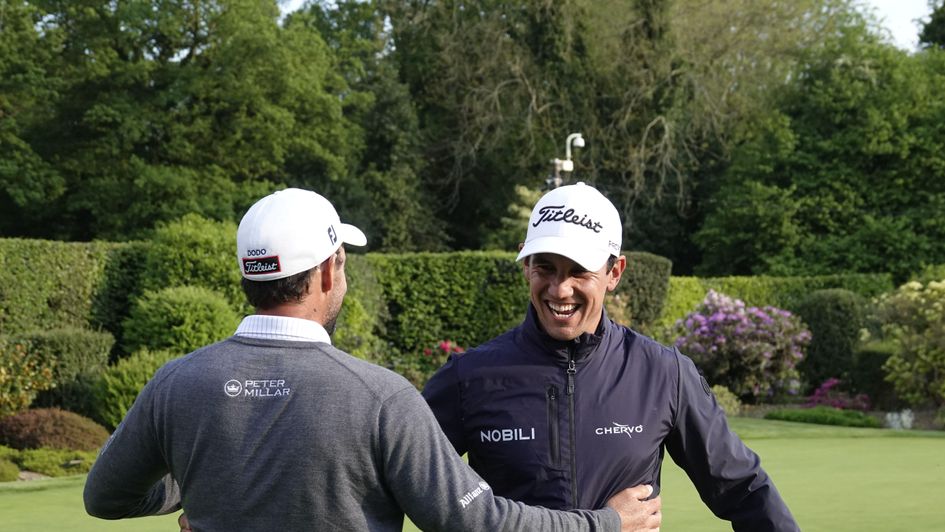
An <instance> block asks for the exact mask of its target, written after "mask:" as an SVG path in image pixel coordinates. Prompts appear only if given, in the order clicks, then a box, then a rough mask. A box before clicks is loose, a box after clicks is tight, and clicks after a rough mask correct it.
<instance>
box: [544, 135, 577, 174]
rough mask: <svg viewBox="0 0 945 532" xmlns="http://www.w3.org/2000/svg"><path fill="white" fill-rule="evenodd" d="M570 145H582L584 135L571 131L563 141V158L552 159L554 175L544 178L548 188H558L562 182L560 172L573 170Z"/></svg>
mask: <svg viewBox="0 0 945 532" xmlns="http://www.w3.org/2000/svg"><path fill="white" fill-rule="evenodd" d="M571 146H574V147H575V148H583V147H584V137H583V136H582V135H581V134H580V133H571V134H570V135H568V138H567V139H565V141H564V159H557V158H556V159H552V160H551V164H552V166H553V167H554V175H553V176H552V177H550V178H548V179H547V180H546V183H547V185H548V188H558V187H560V186H561V185H562V184H564V180H563V179H562V178H561V172H569V173H570V172H573V171H574V161H572V160H571Z"/></svg>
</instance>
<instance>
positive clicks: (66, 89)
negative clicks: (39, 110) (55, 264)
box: [7, 0, 350, 239]
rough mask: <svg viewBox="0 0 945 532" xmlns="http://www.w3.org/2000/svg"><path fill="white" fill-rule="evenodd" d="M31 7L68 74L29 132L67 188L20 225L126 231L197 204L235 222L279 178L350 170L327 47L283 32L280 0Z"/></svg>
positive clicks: (73, 233) (81, 234)
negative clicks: (45, 114) (46, 112)
mask: <svg viewBox="0 0 945 532" xmlns="http://www.w3.org/2000/svg"><path fill="white" fill-rule="evenodd" d="M30 5H35V6H38V10H39V13H38V16H39V19H38V20H39V21H40V23H39V24H38V25H37V26H38V29H37V30H36V31H37V39H38V40H40V41H41V42H42V43H43V44H44V45H45V46H47V47H48V48H49V49H51V50H52V52H53V53H54V59H53V60H52V61H50V62H49V64H47V65H45V66H46V68H47V72H58V73H60V74H59V75H60V76H61V78H62V81H61V83H60V86H59V88H58V91H57V96H58V97H57V98H56V99H55V100H54V101H52V102H51V103H52V104H53V105H52V106H51V109H52V110H51V112H50V115H49V116H48V117H46V118H45V119H44V120H41V121H35V122H34V123H32V124H31V125H30V126H31V127H29V128H26V129H24V130H23V132H22V135H21V138H23V139H24V141H25V142H26V144H27V145H28V146H29V147H30V148H31V149H32V150H33V151H34V152H35V153H36V154H37V156H38V159H39V160H41V161H42V162H43V163H44V164H46V165H47V166H48V167H50V168H52V170H53V171H54V172H55V175H57V176H58V178H59V180H60V181H59V182H60V183H61V187H60V188H59V190H60V191H61V193H60V194H59V195H58V197H56V198H53V199H54V201H51V202H46V203H40V202H37V201H31V202H25V203H22V204H20V205H17V209H16V210H14V211H13V212H11V213H10V214H9V218H8V219H9V220H18V219H22V218H28V219H31V221H32V225H33V226H34V227H36V228H39V229H38V231H37V232H39V233H40V235H41V236H52V237H60V238H79V239H86V238H93V237H100V238H126V237H129V236H134V235H136V234H140V233H141V232H142V231H145V230H147V229H148V228H150V227H151V226H152V225H153V224H154V222H156V221H158V220H165V219H170V218H176V217H177V216H180V215H181V214H184V213H186V212H197V213H200V214H203V215H206V216H210V217H214V218H230V219H232V218H234V217H235V216H236V213H237V212H240V211H242V210H243V209H244V208H245V207H246V206H247V205H248V204H249V202H250V201H251V199H252V198H253V197H256V196H258V195H259V194H261V193H262V191H263V190H268V189H271V188H272V186H273V185H275V184H299V185H304V184H306V183H307V182H309V181H310V180H311V179H312V176H313V175H323V174H342V173H343V172H344V170H345V161H346V151H347V150H348V147H349V145H350V143H348V142H346V139H345V131H346V130H345V128H344V127H343V121H342V115H341V104H340V103H339V101H338V98H337V97H336V95H335V94H334V93H333V92H332V90H331V89H332V88H333V87H331V86H330V80H331V78H332V76H333V75H334V74H333V72H332V71H331V62H330V52H329V50H328V49H327V47H326V46H325V44H324V42H323V41H322V40H321V38H320V37H319V36H318V34H317V33H315V32H311V31H292V30H291V29H289V30H282V29H281V28H280V27H279V26H278V23H277V20H278V15H279V13H278V9H277V8H276V4H275V2H274V1H269V2H259V1H256V0H240V1H235V2H234V1H229V2H220V1H205V2H190V1H187V0H152V1H145V0H133V1H129V2H114V3H103V2H98V1H94V0H81V1H76V2H58V1H52V0H49V1H42V2H35V3H32V2H31V3H30ZM46 105H49V104H46ZM290 163H291V164H290ZM289 168H291V170H292V171H289V170H288V169H289ZM9 190H10V189H8V192H7V194H10V192H9ZM47 199H48V198H47ZM40 231H41V232H40Z"/></svg>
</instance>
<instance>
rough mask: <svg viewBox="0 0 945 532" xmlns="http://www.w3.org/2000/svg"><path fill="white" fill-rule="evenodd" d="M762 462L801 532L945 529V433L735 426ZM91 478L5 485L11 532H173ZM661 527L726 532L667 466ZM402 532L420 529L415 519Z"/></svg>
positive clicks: (2, 503) (0, 487) (0, 495)
mask: <svg viewBox="0 0 945 532" xmlns="http://www.w3.org/2000/svg"><path fill="white" fill-rule="evenodd" d="M732 426H733V427H734V429H735V430H736V431H737V432H738V433H739V434H740V435H741V436H742V437H743V438H744V439H745V441H746V442H747V443H748V445H749V446H750V447H751V448H752V449H754V450H755V451H756V452H757V453H758V454H759V455H760V456H761V458H762V465H763V466H764V467H765V469H766V470H767V471H768V473H769V474H770V475H771V476H772V477H773V478H774V480H775V483H776V484H777V486H778V489H779V490H780V491H781V494H782V495H783V497H784V499H785V500H786V501H787V502H788V505H789V506H790V508H791V511H792V512H793V513H794V515H795V517H796V518H797V520H798V522H799V523H800V525H801V528H802V529H803V530H805V531H806V532H807V531H814V532H816V531H825V532H826V531H851V532H852V531H884V532H890V531H914V530H923V531H924V530H945V433H943V432H925V433H919V432H893V431H889V430H878V429H850V428H840V427H825V426H817V425H805V424H800V423H787V422H778V421H764V420H753V419H734V420H732ZM84 480H85V477H84V476H79V477H69V478H64V479H54V480H42V481H33V482H9V483H3V484H0V523H2V524H3V525H2V528H3V529H4V530H18V531H26V532H30V531H37V532H38V531H49V530H70V531H75V532H85V531H90V532H91V531H102V530H105V531H107V530H115V531H118V530H123V531H131V532H151V531H154V532H173V531H176V530H177V523H176V515H171V516H163V517H147V518H142V519H134V520H126V521H117V522H116V521H102V520H99V519H94V518H92V517H88V516H87V515H85V512H84V510H83V508H82V484H83V482H84ZM662 481H663V482H662V484H663V492H662V497H663V526H662V530H666V531H669V532H702V531H705V532H713V531H719V532H722V531H727V530H731V527H730V526H729V524H728V523H727V522H724V521H720V520H718V519H717V518H715V517H714V516H713V515H712V514H711V513H710V512H709V510H708V509H707V508H706V507H705V505H704V504H703V503H702V502H701V500H700V499H699V496H698V494H697V493H696V491H695V489H694V488H693V486H692V484H691V483H690V482H689V480H688V479H687V478H686V476H685V474H684V473H683V472H682V471H681V470H680V469H679V468H678V467H677V466H676V465H675V464H673V463H672V461H671V460H669V459H667V460H666V462H665V463H664V466H663V479H662ZM404 530H405V531H413V530H416V528H414V527H413V526H412V525H411V524H410V523H409V522H408V523H407V524H406V526H405V527H404Z"/></svg>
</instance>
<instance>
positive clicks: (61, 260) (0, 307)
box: [0, 238, 120, 334]
mask: <svg viewBox="0 0 945 532" xmlns="http://www.w3.org/2000/svg"><path fill="white" fill-rule="evenodd" d="M117 246H120V245H116V244H110V243H101V242H92V243H67V242H54V241H49V240H26V239H20V238H9V239H0V331H3V333H4V334H20V333H28V332H31V331H36V330H43V329H53V328H62V327H80V328H85V329H90V328H92V324H91V323H90V318H91V316H92V302H93V301H94V300H95V294H96V293H97V292H98V291H99V290H100V289H101V288H102V286H103V285H104V284H105V264H106V263H107V261H108V256H109V254H110V253H111V252H112V251H113V250H115V249H116V247H117Z"/></svg>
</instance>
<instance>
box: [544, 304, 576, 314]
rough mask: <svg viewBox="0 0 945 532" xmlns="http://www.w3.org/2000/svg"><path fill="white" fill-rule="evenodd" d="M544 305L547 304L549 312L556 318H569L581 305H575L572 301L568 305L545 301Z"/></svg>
mask: <svg viewBox="0 0 945 532" xmlns="http://www.w3.org/2000/svg"><path fill="white" fill-rule="evenodd" d="M545 306H547V307H548V310H550V311H551V313H552V314H554V315H555V317H558V318H570V317H571V316H573V315H574V313H575V312H577V310H578V309H579V308H581V305H576V304H573V303H572V304H569V305H561V304H557V303H550V302H546V303H545Z"/></svg>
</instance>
